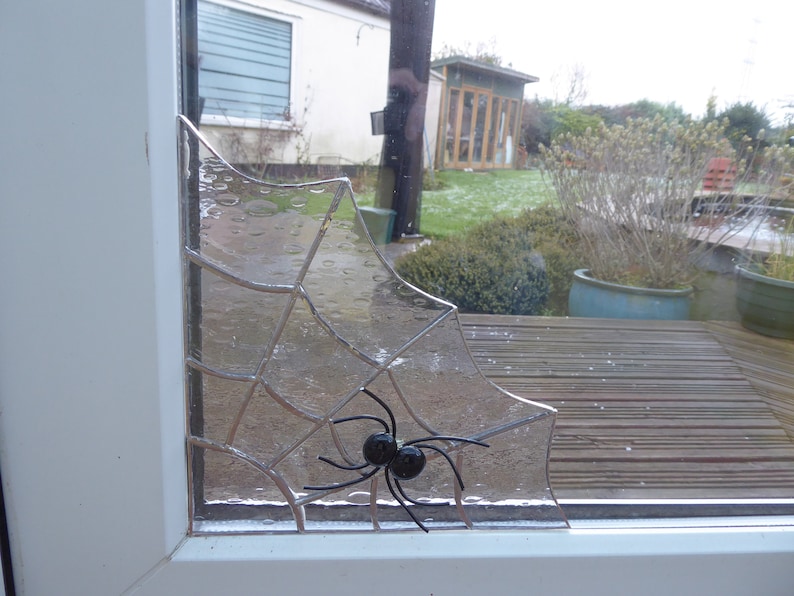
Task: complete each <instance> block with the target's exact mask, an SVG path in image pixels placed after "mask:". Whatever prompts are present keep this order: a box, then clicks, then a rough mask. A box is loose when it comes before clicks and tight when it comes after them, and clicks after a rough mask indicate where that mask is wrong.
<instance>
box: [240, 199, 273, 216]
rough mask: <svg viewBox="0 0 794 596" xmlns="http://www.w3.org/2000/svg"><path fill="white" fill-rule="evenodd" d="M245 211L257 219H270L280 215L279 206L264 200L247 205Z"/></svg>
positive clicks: (250, 202)
mask: <svg viewBox="0 0 794 596" xmlns="http://www.w3.org/2000/svg"><path fill="white" fill-rule="evenodd" d="M245 211H246V213H248V214H249V215H253V216H255V217H270V216H272V215H275V214H276V213H278V205H276V204H275V203H271V202H270V201H265V200H264V199H257V200H254V201H249V202H248V203H246V205H245Z"/></svg>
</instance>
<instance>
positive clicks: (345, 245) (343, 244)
mask: <svg viewBox="0 0 794 596" xmlns="http://www.w3.org/2000/svg"><path fill="white" fill-rule="evenodd" d="M336 247H337V248H338V249H339V250H348V251H349V250H353V249H354V248H355V246H354V245H353V244H351V243H350V242H340V243H339V244H337V245H336Z"/></svg>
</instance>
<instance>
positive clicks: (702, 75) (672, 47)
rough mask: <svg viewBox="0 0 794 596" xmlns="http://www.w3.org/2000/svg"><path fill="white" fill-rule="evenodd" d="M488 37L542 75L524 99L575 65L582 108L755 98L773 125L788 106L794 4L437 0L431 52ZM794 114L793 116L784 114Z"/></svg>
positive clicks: (754, 0) (691, 105) (755, 0)
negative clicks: (580, 74)
mask: <svg viewBox="0 0 794 596" xmlns="http://www.w3.org/2000/svg"><path fill="white" fill-rule="evenodd" d="M491 40H495V49H496V52H497V53H498V54H499V55H501V56H502V58H503V61H502V65H503V66H510V65H512V68H514V69H516V70H519V71H522V72H524V73H527V74H531V75H534V76H537V77H539V78H540V82H539V83H533V84H530V85H527V87H526V95H527V96H529V97H534V96H535V95H537V96H539V97H541V98H546V97H548V98H553V97H554V96H555V93H556V94H557V95H558V96H560V93H561V87H560V85H559V84H558V85H557V86H556V88H555V84H554V80H555V78H556V79H558V80H562V81H565V80H567V79H568V78H569V77H568V76H567V75H566V72H569V71H570V70H571V69H572V68H573V67H574V66H575V65H577V64H579V65H581V66H582V67H583V70H584V71H585V73H586V80H585V81H586V82H585V87H586V89H587V92H588V94H587V98H586V101H585V103H593V104H606V105H616V104H623V103H629V102H632V101H636V100H639V99H650V100H653V101H657V102H661V103H668V102H676V103H677V104H678V105H679V106H681V107H682V108H683V109H684V110H685V111H686V112H688V113H690V114H692V115H693V116H702V115H703V114H704V113H705V110H706V102H707V100H708V98H709V96H710V95H712V94H714V95H715V96H716V97H717V108H718V109H722V108H724V107H726V106H727V105H729V104H731V103H734V102H736V101H742V102H744V101H752V102H753V103H755V105H756V106H758V107H761V108H765V109H766V110H767V113H769V114H770V115H771V116H772V117H773V120H775V121H777V123H780V122H781V121H782V119H783V116H784V115H785V113H786V110H785V109H783V106H784V105H785V104H792V103H794V1H792V0H750V1H747V2H741V3H739V2H731V1H723V2H713V1H703V0H689V1H681V0H668V1H666V2H665V1H662V2H655V3H638V2H632V3H629V2H628V1H626V0H601V1H593V0H563V1H555V0H543V1H532V0H436V16H435V27H434V34H433V48H434V51H437V50H440V49H441V48H442V47H443V45H444V44H447V45H450V46H454V47H463V46H464V44H466V43H467V42H469V43H470V44H471V47H472V49H474V48H475V47H476V45H477V43H478V42H483V43H486V44H489V43H490V42H491ZM788 111H789V112H791V113H794V109H790V110H788Z"/></svg>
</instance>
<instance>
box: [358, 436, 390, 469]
mask: <svg viewBox="0 0 794 596" xmlns="http://www.w3.org/2000/svg"><path fill="white" fill-rule="evenodd" d="M363 452H364V459H365V460H366V462H367V463H368V464H369V465H371V466H376V467H378V468H382V467H383V466H386V465H388V464H389V462H390V461H392V460H393V459H394V456H395V455H396V454H397V439H395V438H394V437H393V436H392V435H390V434H388V433H375V434H372V435H370V436H369V437H367V440H366V441H364V448H363Z"/></svg>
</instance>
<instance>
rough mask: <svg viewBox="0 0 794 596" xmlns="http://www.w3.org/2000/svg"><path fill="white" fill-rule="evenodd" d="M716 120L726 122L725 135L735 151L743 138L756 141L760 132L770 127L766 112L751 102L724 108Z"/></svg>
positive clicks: (738, 103) (741, 143)
mask: <svg viewBox="0 0 794 596" xmlns="http://www.w3.org/2000/svg"><path fill="white" fill-rule="evenodd" d="M717 118H718V119H720V120H722V119H724V118H726V119H727V120H728V126H727V128H726V135H727V137H728V139H730V141H731V144H733V146H734V147H735V148H736V149H739V148H740V147H741V146H742V145H743V139H744V138H745V137H749V138H750V139H757V138H758V135H759V133H760V132H761V131H762V130H769V128H770V126H771V125H772V123H771V121H770V119H769V116H767V115H766V112H765V111H764V110H763V109H760V108H757V107H756V106H755V105H754V104H753V103H752V102H747V103H740V102H737V103H735V104H733V105H731V106H729V107H727V108H725V109H724V110H723V111H722V112H720V113H719V114H718V115H717Z"/></svg>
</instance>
